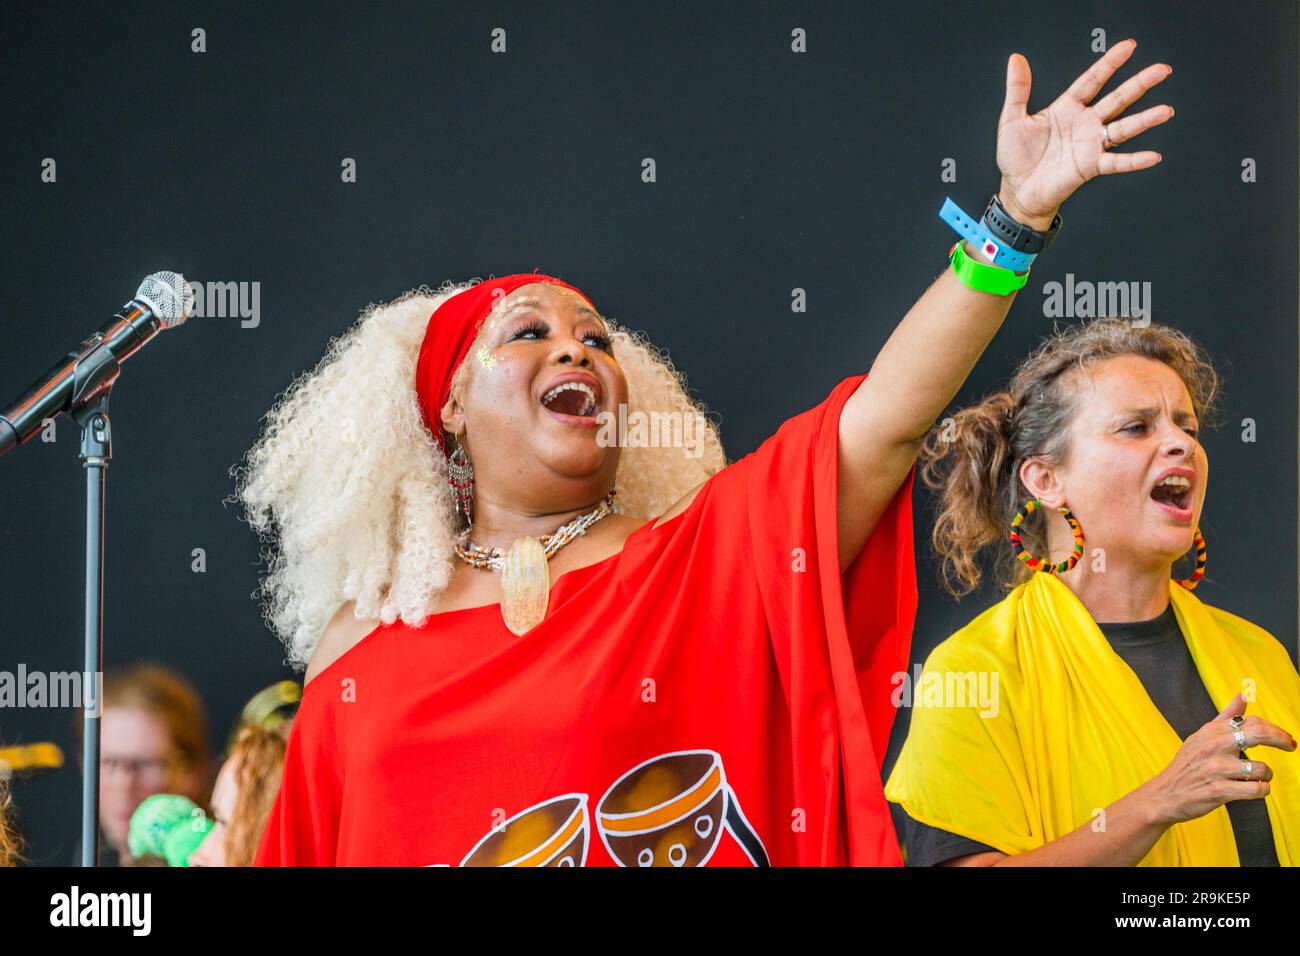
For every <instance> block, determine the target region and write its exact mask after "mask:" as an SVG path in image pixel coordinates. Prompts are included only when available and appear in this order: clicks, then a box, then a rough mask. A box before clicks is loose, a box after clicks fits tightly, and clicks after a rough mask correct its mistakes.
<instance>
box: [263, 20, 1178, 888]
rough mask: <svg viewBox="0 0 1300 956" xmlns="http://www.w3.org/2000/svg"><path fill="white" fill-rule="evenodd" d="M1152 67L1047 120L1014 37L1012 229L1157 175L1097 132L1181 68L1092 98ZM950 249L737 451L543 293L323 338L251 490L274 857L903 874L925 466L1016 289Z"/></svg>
mask: <svg viewBox="0 0 1300 956" xmlns="http://www.w3.org/2000/svg"><path fill="white" fill-rule="evenodd" d="M1132 50H1133V44H1132V41H1125V42H1124V43H1121V44H1119V45H1117V46H1116V47H1114V48H1113V49H1112V50H1111V51H1110V52H1108V53H1107V54H1105V55H1104V56H1103V57H1102V58H1101V59H1100V60H1099V61H1098V62H1097V63H1096V64H1094V66H1093V67H1092V68H1091V69H1090V70H1089V71H1088V72H1087V73H1086V74H1084V75H1083V76H1081V77H1080V78H1079V79H1078V80H1076V81H1075V83H1074V84H1073V85H1072V86H1071V87H1070V89H1069V90H1067V91H1066V92H1065V93H1064V94H1062V95H1061V97H1060V98H1058V99H1057V101H1056V102H1055V103H1053V104H1052V105H1051V106H1050V107H1049V108H1048V109H1046V110H1044V111H1042V112H1041V113H1038V114H1036V115H1032V116H1031V115H1029V113H1028V112H1027V110H1026V106H1027V102H1028V98H1029V80H1030V77H1029V67H1028V63H1027V62H1026V61H1025V60H1024V59H1023V57H1020V55H1019V54H1016V55H1013V56H1012V58H1011V60H1010V62H1009V63H1008V68H1007V91H1006V100H1005V105H1004V108H1003V112H1002V115H1001V118H1000V120H999V129H998V164H999V167H1000V168H1001V171H1002V182H1001V187H1000V190H999V193H998V197H999V199H1000V202H1001V204H1002V207H1003V210H1002V214H1003V215H1004V216H1005V217H1006V219H1009V220H1012V221H1013V222H1015V223H1019V224H1020V225H1021V226H1023V227H1026V228H1025V229H1024V230H1023V235H1027V236H1030V237H1031V239H1032V238H1033V237H1038V238H1039V239H1041V238H1042V237H1043V236H1044V235H1045V234H1048V235H1054V233H1048V232H1047V231H1048V230H1049V227H1052V226H1053V224H1054V222H1055V217H1056V211H1057V209H1058V208H1059V206H1060V205H1061V203H1062V202H1063V201H1064V200H1065V199H1066V198H1067V197H1068V196H1069V195H1070V194H1071V193H1073V192H1074V190H1075V189H1077V188H1078V187H1079V186H1080V185H1082V184H1083V183H1084V182H1086V181H1087V180H1088V179H1091V178H1093V177H1095V176H1098V175H1102V174H1105V173H1110V172H1126V171H1130V170H1137V169H1143V168H1147V167H1149V166H1152V165H1154V164H1155V163H1156V162H1158V161H1159V157H1158V156H1157V155H1156V154H1155V153H1151V152H1138V153H1131V154H1115V153H1110V152H1107V149H1108V148H1109V147H1111V146H1114V145H1116V144H1119V143H1122V142H1124V141H1126V140H1128V139H1130V138H1132V137H1133V136H1136V135H1137V134H1139V133H1140V132H1142V131H1144V130H1145V129H1147V128H1149V127H1151V126H1154V125H1157V124H1159V123H1162V122H1164V121H1165V120H1166V119H1168V117H1169V115H1170V114H1171V113H1172V111H1171V110H1169V108H1168V107H1163V106H1162V107H1154V108H1152V109H1150V110H1147V111H1145V112H1143V113H1140V114H1137V115H1135V116H1132V117H1126V118H1124V119H1115V117H1117V116H1118V115H1119V114H1120V113H1121V112H1122V111H1123V110H1124V109H1125V108H1126V107H1127V106H1128V105H1129V104H1131V103H1133V102H1134V101H1136V100H1137V99H1138V98H1139V97H1140V96H1141V95H1142V94H1143V93H1144V92H1145V91H1146V89H1148V88H1149V87H1151V86H1153V85H1155V84H1156V83H1158V82H1159V81H1160V80H1162V79H1164V77H1165V76H1166V75H1168V72H1169V71H1168V68H1167V67H1165V66H1163V65H1155V66H1151V67H1148V68H1147V69H1145V70H1143V71H1142V72H1141V73H1139V74H1137V75H1136V76H1134V77H1133V78H1131V79H1130V80H1128V81H1127V82H1126V83H1124V84H1122V85H1121V86H1120V87H1119V88H1118V89H1116V90H1115V91H1114V92H1112V93H1110V94H1109V95H1107V96H1106V97H1103V98H1102V99H1100V100H1099V101H1098V102H1097V103H1096V104H1093V105H1089V103H1090V101H1091V100H1092V99H1093V97H1094V96H1096V94H1097V93H1098V91H1099V90H1100V87H1101V86H1102V85H1103V84H1104V83H1105V82H1106V80H1107V79H1108V78H1109V77H1110V75H1111V74H1112V73H1113V72H1114V71H1115V70H1116V69H1117V68H1118V67H1119V66H1120V65H1121V64H1122V63H1123V62H1124V61H1125V60H1126V59H1127V58H1128V57H1129V55H1130V54H1131V53H1132ZM1048 241H1050V239H1049V240H1048ZM952 256H953V262H954V268H953V269H949V270H946V271H945V272H944V273H943V274H942V275H941V276H940V277H939V278H938V279H937V280H936V281H935V282H934V283H933V285H932V286H931V287H930V288H929V289H928V290H927V291H926V293H925V294H924V295H923V296H922V297H921V299H920V300H919V301H918V302H917V303H916V305H915V306H914V307H913V308H912V309H911V311H909V312H908V314H907V315H906V316H905V318H904V319H903V321H902V322H901V324H900V325H899V326H898V327H897V328H896V329H895V330H894V332H893V334H892V335H891V336H890V338H889V340H888V342H887V343H886V344H885V346H884V348H883V349H882V350H881V352H880V354H879V356H878V357H877V358H876V360H875V363H874V364H873V365H872V367H871V371H870V374H869V375H866V374H860V375H853V376H850V377H848V378H845V379H844V380H842V381H840V382H839V383H838V384H836V385H835V386H834V387H833V388H832V389H831V390H830V393H829V395H828V396H827V397H826V398H825V399H824V400H823V401H822V402H821V403H820V404H818V405H816V406H815V407H813V408H810V409H808V410H807V411H805V412H803V413H801V414H798V415H795V416H794V417H793V418H791V419H789V420H788V421H786V422H785V423H784V424H783V425H782V426H781V427H780V428H779V429H778V430H777V431H776V433H775V434H774V435H773V436H772V437H771V438H769V439H768V440H767V441H765V442H764V443H763V444H762V445H761V447H759V448H758V450H757V451H755V452H753V453H752V454H750V455H747V456H745V457H744V458H742V459H741V460H739V461H736V462H734V463H730V464H728V463H727V461H726V458H725V457H724V454H723V450H722V445H721V442H720V440H719V438H718V434H717V431H716V428H715V427H714V425H713V423H712V422H710V421H709V420H708V419H707V418H705V417H704V416H703V415H702V414H701V411H700V407H699V406H698V405H697V404H696V403H695V402H694V401H693V400H692V399H691V398H689V397H688V395H687V392H686V389H685V384H684V380H683V378H682V377H681V375H680V374H679V373H678V372H677V371H676V370H675V369H674V368H673V367H672V366H671V364H669V363H668V362H667V361H666V360H665V359H664V358H663V357H661V356H660V355H659V354H658V353H657V352H656V351H655V350H654V349H653V348H652V347H650V346H649V344H648V343H647V342H646V341H645V339H644V338H643V337H641V336H639V335H634V334H631V333H629V332H628V331H627V330H626V329H623V328H621V327H619V326H618V325H616V324H615V323H614V322H613V321H611V320H610V319H608V318H606V317H604V316H602V315H601V313H600V311H599V310H598V309H597V308H596V307H595V305H594V304H593V303H592V301H591V299H590V298H589V297H587V296H586V295H584V294H583V293H582V292H580V291H579V290H578V289H576V288H574V287H573V286H571V285H569V284H567V283H565V282H562V281H560V280H559V279H557V278H554V277H552V276H547V275H543V274H540V273H524V274H517V275H511V276H507V277H505V278H499V279H491V280H488V281H481V282H475V283H465V284H460V285H445V286H443V287H442V288H441V289H439V290H437V291H436V292H432V293H430V292H429V291H428V290H427V289H426V290H417V291H416V292H413V293H410V294H408V295H406V296H403V297H402V298H400V299H398V300H396V301H395V302H392V303H389V304H387V305H385V306H382V307H378V308H375V309H372V310H370V311H369V312H368V313H367V314H366V315H365V316H363V317H362V318H361V320H360V321H359V322H358V323H357V324H356V325H355V326H354V327H353V328H352V329H351V330H350V331H349V332H348V333H347V334H346V335H344V336H343V337H341V338H340V339H338V340H336V341H335V342H333V343H332V344H331V348H330V350H329V352H328V354H327V355H326V357H325V359H324V360H323V361H322V362H321V364H320V365H319V367H318V368H317V369H316V370H315V371H314V372H312V373H310V374H308V375H306V376H304V377H303V378H302V379H300V380H299V381H298V382H296V383H295V385H294V387H293V388H292V389H290V391H289V392H288V393H287V394H286V395H285V396H284V397H283V399H282V400H281V401H280V402H279V403H278V404H277V406H276V408H275V409H274V410H273V411H272V413H271V414H270V416H269V420H268V423H267V427H266V430H265V433H264V434H263V436H262V438H261V439H260V440H259V442H258V444H257V445H256V446H255V447H254V448H253V449H252V451H251V452H250V454H249V457H248V461H247V463H246V467H245V468H243V469H242V471H241V473H240V474H239V490H240V495H241V497H242V499H243V501H244V502H245V504H246V507H247V509H248V513H249V517H250V521H251V522H252V524H253V526H254V527H255V528H256V529H257V530H258V531H259V532H261V533H263V534H265V535H266V536H267V540H268V542H269V543H270V544H271V545H272V546H273V551H272V556H273V563H272V566H271V569H270V573H269V575H268V576H267V578H266V580H265V582H264V590H265V594H266V596H267V606H268V616H269V620H270V623H271V624H272V625H273V626H274V628H275V629H276V630H277V631H278V632H279V634H280V635H281V636H282V638H283V639H284V641H285V643H286V646H287V647H288V649H289V655H290V658H291V660H292V661H293V662H294V663H295V664H297V665H299V666H302V665H306V685H305V688H304V693H303V699H302V703H301V707H300V710H299V713H298V716H297V718H296V720H295V722H294V727H293V732H292V735H291V738H290V740H289V745H288V751H287V754H286V762H285V767H284V776H283V782H282V784H281V788H280V792H279V795H278V798H277V800H276V803H275V806H274V808H273V810H272V813H271V817H270V820H269V821H268V824H267V828H266V832H265V834H264V836H263V838H262V842H261V845H260V847H259V850H258V853H257V858H256V863H258V864H260V865H403V866H407V865H410V866H434V865H446V866H533V865H540V866H593V865H605V866H608V865H622V866H699V865H703V864H705V863H710V864H714V865H728V864H730V865H743V866H750V865H754V866H766V865H818V864H821V865H833V864H854V865H897V864H898V863H899V862H900V857H899V850H898V843H897V839H896V836H895V833H894V829H893V826H892V823H891V821H890V816H889V813H888V810H887V806H886V803H885V798H884V793H883V787H882V783H881V778H880V771H881V765H882V761H883V759H884V754H885V746H886V743H887V741H888V738H889V730H890V726H891V723H892V720H893V716H894V710H893V706H892V704H891V691H892V689H893V686H894V685H893V682H892V677H893V675H894V674H895V673H896V672H899V671H902V670H905V669H906V667H907V662H908V650H909V644H910V640H911V629H912V622H913V617H914V612H915V607H916V580H915V571H914V566H913V554H912V510H911V484H912V468H913V462H914V460H915V458H916V455H917V452H918V449H919V448H920V445H921V442H922V440H923V438H924V436H925V434H926V433H927V431H928V429H929V427H930V426H931V424H932V423H933V421H934V419H935V418H936V417H937V416H938V415H939V414H940V412H942V410H943V409H944V407H945V406H946V405H947V404H948V402H949V401H950V400H951V399H952V398H953V396H954V395H955V394H956V392H957V390H958V388H959V387H960V385H961V383H962V381H963V380H964V379H965V378H966V376H967V375H968V374H969V372H970V370H971V368H972V367H973V365H974V364H975V362H976V360H977V359H978V357H979V355H980V354H981V352H982V351H983V350H984V348H985V347H986V346H987V344H988V343H989V341H990V340H991V338H992V337H993V335H994V333H995V332H996V331H997V329H998V327H999V325H1000V324H1001V322H1002V321H1003V319H1004V318H1005V316H1006V313H1007V310H1008V308H1009V306H1010V303H1011V300H1012V298H1013V295H1012V294H1010V289H1004V290H1002V291H1000V292H992V291H988V290H989V289H990V286H989V284H988V283H990V282H992V283H994V284H995V285H996V284H998V283H1003V284H1006V283H1007V282H1008V281H1010V285H1011V286H1013V287H1018V284H1017V283H1016V281H1015V280H1017V279H1021V280H1022V279H1023V273H1016V271H1015V270H1014V269H1008V268H1005V267H1004V266H1000V265H997V264H996V260H995V261H994V262H988V261H987V260H986V259H985V258H981V252H980V251H979V246H978V243H974V244H971V243H968V244H965V245H961V246H960V248H955V249H954V250H953V253H952ZM963 256H965V257H969V258H963ZM959 265H960V266H961V267H962V268H960V269H959V268H958V267H959ZM992 273H1001V276H992V277H991V278H990V275H991V274H992ZM1019 284H1023V281H1021V282H1019Z"/></svg>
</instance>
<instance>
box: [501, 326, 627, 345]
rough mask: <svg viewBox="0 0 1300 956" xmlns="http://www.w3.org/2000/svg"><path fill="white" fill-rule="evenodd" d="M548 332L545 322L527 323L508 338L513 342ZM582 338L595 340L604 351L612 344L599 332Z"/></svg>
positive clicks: (607, 337)
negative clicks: (527, 336)
mask: <svg viewBox="0 0 1300 956" xmlns="http://www.w3.org/2000/svg"><path fill="white" fill-rule="evenodd" d="M550 331H551V330H550V328H549V327H548V326H547V325H546V323H545V322H537V321H533V322H529V323H528V324H527V325H525V326H522V327H520V328H519V329H516V330H515V334H514V335H512V336H510V338H511V340H512V341H513V340H514V339H517V338H519V337H520V336H521V335H526V334H527V333H529V332H537V333H538V334H540V335H546V334H547V333H549V332H550ZM583 337H584V338H588V339H595V340H596V341H597V342H599V343H600V347H601V348H602V349H604V350H605V351H610V350H611V349H612V347H613V344H614V343H613V342H611V341H610V339H609V336H607V335H602V334H601V333H599V332H592V333H590V334H588V335H586V336H583Z"/></svg>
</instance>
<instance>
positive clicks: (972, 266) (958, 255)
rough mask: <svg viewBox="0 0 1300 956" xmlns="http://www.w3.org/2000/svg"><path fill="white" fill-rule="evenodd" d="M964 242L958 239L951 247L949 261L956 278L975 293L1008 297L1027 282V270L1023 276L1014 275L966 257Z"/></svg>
mask: <svg viewBox="0 0 1300 956" xmlns="http://www.w3.org/2000/svg"><path fill="white" fill-rule="evenodd" d="M965 244H966V243H965V240H963V239H959V240H958V241H957V244H956V245H954V246H953V247H952V252H951V253H950V254H949V261H950V262H951V263H952V271H953V272H955V273H957V278H959V279H961V281H962V282H964V283H966V284H967V285H968V286H970V287H971V288H972V289H974V290H975V291H976V292H991V293H993V294H994V295H1010V294H1011V293H1012V292H1015V291H1016V290H1017V289H1019V288H1020V287H1021V286H1023V285H1024V284H1025V283H1026V282H1028V281H1029V270H1028V269H1026V270H1025V272H1024V274H1023V275H1016V273H1014V272H1012V271H1011V270H1010V269H1002V268H999V267H998V266H991V265H988V264H986V263H983V262H979V261H978V260H975V259H972V258H971V257H970V256H968V255H966V250H965V248H963V247H964V246H965Z"/></svg>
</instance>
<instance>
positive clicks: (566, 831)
mask: <svg viewBox="0 0 1300 956" xmlns="http://www.w3.org/2000/svg"><path fill="white" fill-rule="evenodd" d="M589 830H590V826H589V824H588V817H587V794H585V793H566V794H564V795H563V796H559V797H553V798H552V799H550V800H547V801H545V802H544V803H538V804H536V805H534V806H531V807H529V808H528V809H526V810H522V811H520V812H519V813H516V814H515V815H514V816H513V817H511V818H510V819H509V820H506V821H505V823H503V824H501V825H500V826H498V827H494V828H493V829H492V830H491V832H489V833H488V835H487V836H485V837H484V838H483V839H481V840H479V841H478V843H477V844H475V846H474V849H472V850H470V851H469V853H468V854H466V856H465V859H464V860H462V861H461V864H460V865H461V866H585V865H586V863H587V843H588V840H589V839H590V835H589Z"/></svg>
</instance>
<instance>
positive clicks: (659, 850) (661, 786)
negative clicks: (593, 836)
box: [596, 750, 770, 867]
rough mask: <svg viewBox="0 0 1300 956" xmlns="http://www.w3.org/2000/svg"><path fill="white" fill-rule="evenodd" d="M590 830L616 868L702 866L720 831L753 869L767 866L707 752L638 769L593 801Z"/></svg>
mask: <svg viewBox="0 0 1300 956" xmlns="http://www.w3.org/2000/svg"><path fill="white" fill-rule="evenodd" d="M596 827H597V829H598V830H599V832H600V838H601V840H602V842H604V844H605V848H606V849H607V850H609V855H610V856H611V857H613V858H614V860H615V862H617V863H618V864H619V865H620V866H628V867H632V866H703V865H704V864H705V863H707V862H708V860H709V857H711V856H712V855H713V852H714V851H715V850H716V849H717V847H718V841H719V840H720V839H721V837H722V830H723V829H726V830H727V831H728V832H730V833H731V835H732V836H733V837H734V838H735V839H736V842H737V843H739V844H740V847H741V849H742V850H744V851H745V855H746V856H748V857H749V859H750V862H752V863H753V864H754V865H755V866H768V865H770V864H769V862H768V856H767V850H766V849H765V848H764V846H763V841H762V840H760V839H759V837H758V834H757V833H755V832H754V828H753V827H752V826H751V825H750V823H749V821H748V820H747V819H746V818H745V814H744V812H743V811H742V810H741V809H740V802H739V801H738V800H737V799H736V795H735V793H734V792H733V791H732V789H731V788H730V787H729V786H727V777H726V773H725V772H724V770H723V767H722V757H721V755H720V754H718V753H717V752H716V751H713V750H678V751H674V752H672V753H666V754H660V755H659V756H657V757H651V758H650V759H649V760H646V761H643V762H642V763H639V764H637V765H636V766H635V767H633V768H632V769H631V770H629V771H627V773H625V774H623V776H621V777H619V778H618V779H617V780H616V781H614V783H613V785H611V786H610V788H609V789H608V790H607V791H605V795H604V796H603V797H601V798H600V803H599V804H597V806H596Z"/></svg>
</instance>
